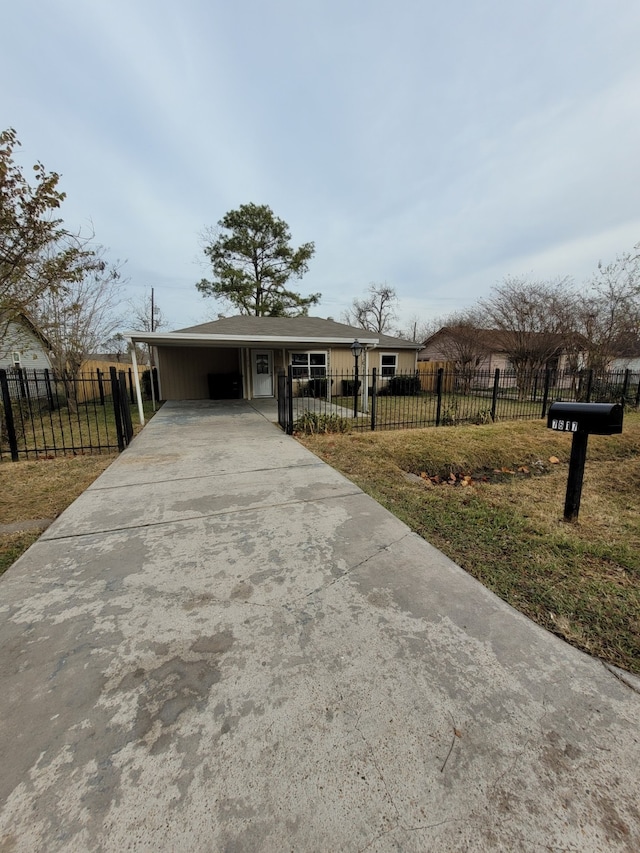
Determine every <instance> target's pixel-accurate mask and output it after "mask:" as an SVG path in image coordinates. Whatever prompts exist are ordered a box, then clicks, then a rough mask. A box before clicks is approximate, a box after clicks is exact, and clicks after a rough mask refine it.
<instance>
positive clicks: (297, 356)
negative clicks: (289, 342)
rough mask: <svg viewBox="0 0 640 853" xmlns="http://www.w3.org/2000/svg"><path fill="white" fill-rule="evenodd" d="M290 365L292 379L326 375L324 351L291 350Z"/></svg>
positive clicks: (314, 377) (325, 355)
mask: <svg viewBox="0 0 640 853" xmlns="http://www.w3.org/2000/svg"><path fill="white" fill-rule="evenodd" d="M291 366H292V368H293V378H294V379H307V378H308V377H309V378H311V379H316V378H318V377H322V376H326V375H327V354H326V352H292V353H291Z"/></svg>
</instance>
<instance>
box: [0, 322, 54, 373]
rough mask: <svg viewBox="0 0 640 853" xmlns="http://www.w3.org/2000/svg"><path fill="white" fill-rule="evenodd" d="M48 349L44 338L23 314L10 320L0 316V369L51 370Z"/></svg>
mask: <svg viewBox="0 0 640 853" xmlns="http://www.w3.org/2000/svg"><path fill="white" fill-rule="evenodd" d="M50 349H51V347H50V345H49V342H48V341H47V339H46V338H45V336H44V335H42V334H41V333H40V332H39V331H38V330H37V328H36V327H35V326H34V324H33V323H32V322H31V320H30V319H29V318H28V317H27V316H26V315H25V314H20V315H19V316H18V317H17V318H15V319H11V320H9V319H7V318H6V316H5V317H4V318H3V317H2V316H0V368H2V369H4V370H7V371H15V370H18V369H21V368H22V369H27V370H45V369H49V370H51V361H50V359H49V350H50Z"/></svg>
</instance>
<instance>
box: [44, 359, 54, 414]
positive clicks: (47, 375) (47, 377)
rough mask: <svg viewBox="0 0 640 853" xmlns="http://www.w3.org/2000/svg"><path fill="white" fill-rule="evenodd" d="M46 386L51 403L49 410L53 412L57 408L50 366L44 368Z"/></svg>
mask: <svg viewBox="0 0 640 853" xmlns="http://www.w3.org/2000/svg"><path fill="white" fill-rule="evenodd" d="M44 387H45V388H46V389H47V403H48V404H49V411H50V412H52V411H53V410H54V409H55V405H54V402H53V388H52V387H51V376H50V375H49V368H48V367H45V369H44Z"/></svg>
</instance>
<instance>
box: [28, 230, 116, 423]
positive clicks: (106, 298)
mask: <svg viewBox="0 0 640 853" xmlns="http://www.w3.org/2000/svg"><path fill="white" fill-rule="evenodd" d="M104 253H105V250H104V249H103V248H101V247H100V248H98V249H97V250H96V251H95V253H94V258H93V261H92V263H91V264H90V265H89V266H88V267H87V266H85V268H84V270H83V274H82V277H79V278H78V280H77V281H73V282H67V284H66V285H65V287H64V289H61V290H59V291H58V292H52V291H47V292H45V293H44V294H42V295H41V297H40V298H39V299H38V302H37V305H36V309H35V311H34V314H33V317H34V322H35V323H36V325H37V327H38V329H39V330H40V331H41V332H42V333H43V335H44V336H45V337H46V339H47V340H48V341H49V344H50V347H51V353H50V358H51V363H52V366H53V368H54V371H55V373H56V376H57V377H58V378H59V379H60V380H61V381H62V382H64V384H65V390H66V392H67V399H68V401H69V402H70V403H71V405H72V406H73V405H74V404H75V399H76V398H75V388H74V381H73V380H74V379H76V378H77V376H78V374H79V372H80V370H81V369H82V365H83V363H84V362H85V361H86V360H87V358H88V356H89V355H90V353H92V352H97V351H98V350H100V349H101V348H103V346H104V345H105V343H106V342H107V341H108V340H109V339H110V338H112V337H113V334H114V332H115V330H116V329H117V328H118V326H119V325H121V323H122V318H121V317H120V316H119V315H118V314H117V313H116V309H117V306H118V304H119V301H120V295H121V288H122V285H123V284H124V282H123V280H122V273H121V269H122V264H121V263H120V262H115V263H109V262H107V261H105V260H104Z"/></svg>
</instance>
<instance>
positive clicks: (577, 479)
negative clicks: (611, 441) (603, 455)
mask: <svg viewBox="0 0 640 853" xmlns="http://www.w3.org/2000/svg"><path fill="white" fill-rule="evenodd" d="M588 439H589V433H588V432H585V431H584V430H578V431H577V432H574V434H573V440H572V442H571V457H570V459H569V478H568V480H567V495H566V498H565V501H564V520H565V521H569V522H571V521H577V520H578V511H579V510H580V497H581V496H582V480H583V477H584V463H585V461H586V459H587V441H588Z"/></svg>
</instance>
